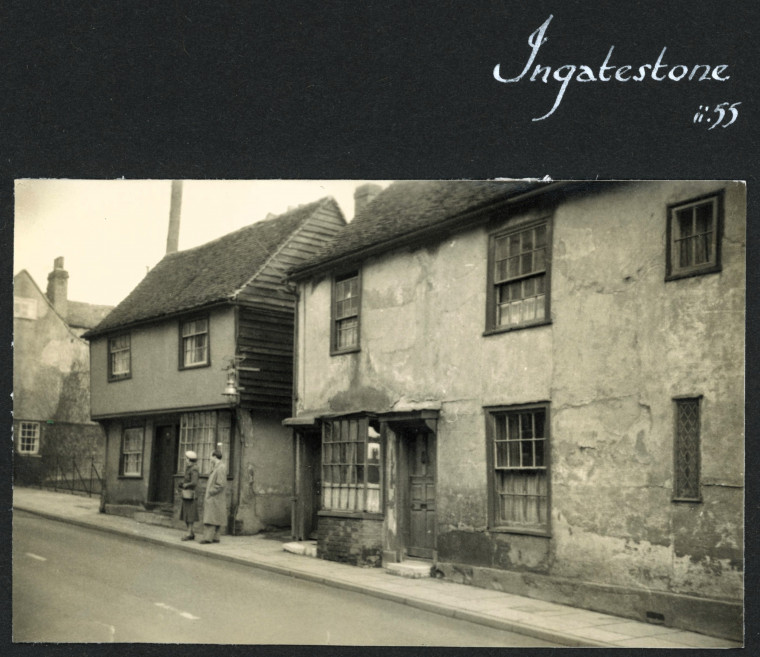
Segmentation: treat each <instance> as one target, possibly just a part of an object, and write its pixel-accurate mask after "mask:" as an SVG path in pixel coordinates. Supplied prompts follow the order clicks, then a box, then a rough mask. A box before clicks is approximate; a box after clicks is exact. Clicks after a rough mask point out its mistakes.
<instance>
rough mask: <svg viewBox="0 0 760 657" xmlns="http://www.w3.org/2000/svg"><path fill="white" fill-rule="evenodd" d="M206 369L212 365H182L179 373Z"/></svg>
mask: <svg viewBox="0 0 760 657" xmlns="http://www.w3.org/2000/svg"><path fill="white" fill-rule="evenodd" d="M204 367H211V363H193V364H192V365H180V366H179V368H178V369H179V371H180V372H182V371H184V370H199V369H202V368H204Z"/></svg>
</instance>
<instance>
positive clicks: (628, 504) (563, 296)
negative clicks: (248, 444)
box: [286, 181, 746, 638]
mask: <svg viewBox="0 0 760 657" xmlns="http://www.w3.org/2000/svg"><path fill="white" fill-rule="evenodd" d="M745 231H746V199H745V188H744V186H743V185H741V184H738V183H733V182H723V181H691V182H689V181H662V182H629V183H623V182H621V183H549V184H545V183H535V182H502V183H499V182H477V181H473V182H465V181H461V182H460V181H448V182H446V181H442V182H415V181H404V182H397V183H393V184H392V185H390V186H389V187H388V188H387V189H385V190H384V191H382V192H381V193H380V194H379V195H378V196H377V197H376V198H375V199H374V200H373V201H372V202H371V203H369V204H368V205H367V206H366V208H365V209H364V210H363V211H361V212H357V214H356V216H355V218H354V220H353V221H352V222H351V223H350V224H348V225H347V226H346V228H344V229H343V230H342V231H341V232H340V233H339V234H338V235H337V237H336V239H335V240H334V241H333V242H332V244H331V246H330V247H329V248H328V249H327V250H326V251H324V252H323V253H321V254H320V255H318V256H317V257H315V258H313V259H311V260H310V261H307V262H305V263H304V264H303V265H301V266H299V267H297V268H295V270H294V271H293V272H292V274H291V279H292V280H294V281H295V282H296V283H297V285H298V299H299V303H298V307H297V317H298V319H297V324H296V336H297V352H296V353H297V355H296V362H297V369H296V377H295V380H296V386H295V399H296V412H295V413H294V415H293V416H292V417H291V418H289V419H288V420H286V425H289V426H291V427H292V428H293V433H294V442H295V450H296V461H295V463H296V469H295V479H296V490H295V499H296V502H295V504H296V512H295V515H294V524H293V527H294V533H295V534H296V536H297V537H298V538H301V539H305V538H308V537H309V536H315V537H316V538H317V553H318V555H319V556H321V557H322V558H325V559H331V560H336V561H342V562H347V563H351V564H356V565H361V566H368V565H370V566H379V565H381V564H387V563H395V562H402V561H404V560H406V559H408V558H414V559H416V560H417V562H418V563H419V561H423V562H424V561H427V562H428V563H429V564H430V568H431V572H434V573H436V574H437V575H438V576H442V577H445V578H448V579H451V580H454V581H458V582H465V583H469V584H473V585H476V586H482V587H487V588H495V589H499V590H503V591H511V592H514V593H517V594H520V595H528V596H531V597H535V598H541V599H545V600H551V601H555V602H560V603H569V604H573V605H577V606H581V607H586V608H591V609H596V610H599V611H605V612H610V613H614V614H618V615H622V616H629V617H632V618H637V619H639V620H649V621H652V622H657V623H665V624H667V625H670V626H676V627H682V628H686V629H690V630H696V631H700V632H706V633H712V634H716V635H721V636H726V637H729V638H740V637H741V635H742V602H743V572H744V570H743V557H744V553H743V542H744V533H743V532H744V517H743V502H744V436H743V431H744V422H743V408H744V329H745V321H744V320H745V274H746V269H745Z"/></svg>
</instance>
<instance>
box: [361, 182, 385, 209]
mask: <svg viewBox="0 0 760 657" xmlns="http://www.w3.org/2000/svg"><path fill="white" fill-rule="evenodd" d="M382 191H383V188H382V187H380V185H376V184H375V183H365V184H363V185H359V186H358V187H357V188H356V189H355V190H354V217H356V216H357V215H358V214H359V213H360V212H361V211H362V210H364V208H366V207H367V206H368V205H369V204H370V203H372V201H373V200H374V199H375V197H376V196H377V195H378V194H379V193H380V192H382Z"/></svg>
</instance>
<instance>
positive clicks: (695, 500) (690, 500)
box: [671, 497, 702, 504]
mask: <svg viewBox="0 0 760 657" xmlns="http://www.w3.org/2000/svg"><path fill="white" fill-rule="evenodd" d="M671 501H672V502H675V503H677V504H683V503H686V504H702V498H701V497H674V498H673V499H672V500H671Z"/></svg>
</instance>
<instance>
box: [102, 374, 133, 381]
mask: <svg viewBox="0 0 760 657" xmlns="http://www.w3.org/2000/svg"><path fill="white" fill-rule="evenodd" d="M131 378H132V375H131V374H123V375H121V376H109V377H108V383H116V382H117V381H128V380H129V379H131Z"/></svg>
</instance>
